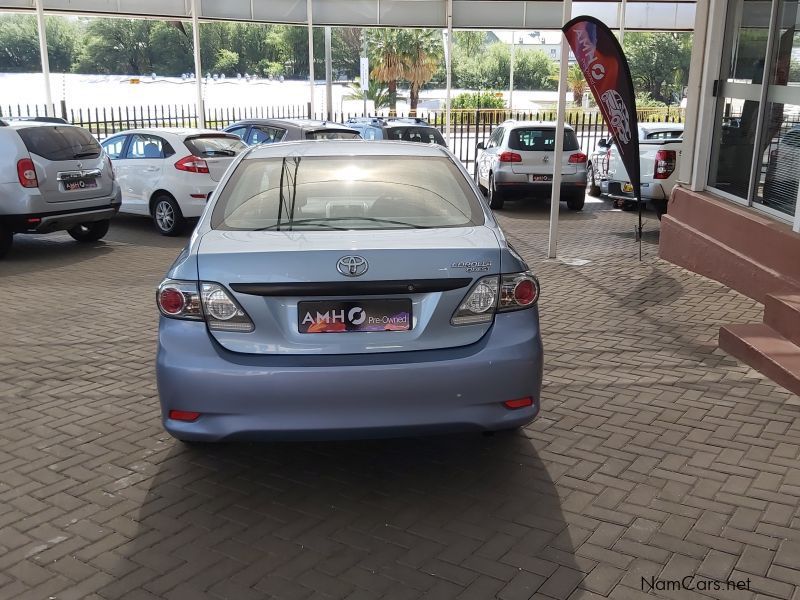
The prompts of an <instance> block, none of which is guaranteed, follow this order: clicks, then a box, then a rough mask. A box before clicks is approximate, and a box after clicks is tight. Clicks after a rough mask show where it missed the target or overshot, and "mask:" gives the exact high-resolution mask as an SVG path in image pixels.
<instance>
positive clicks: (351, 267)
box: [336, 256, 369, 277]
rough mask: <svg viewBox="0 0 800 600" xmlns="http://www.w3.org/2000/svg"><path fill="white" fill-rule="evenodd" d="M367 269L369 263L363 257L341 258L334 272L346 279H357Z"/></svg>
mask: <svg viewBox="0 0 800 600" xmlns="http://www.w3.org/2000/svg"><path fill="white" fill-rule="evenodd" d="M367 269H369V263H368V262H367V259H366V258H364V257H363V256H343V257H342V258H340V259H339V262H337V263H336V270H337V271H339V273H341V274H342V275H345V276H347V277H358V276H360V275H363V274H364V273H366V272H367Z"/></svg>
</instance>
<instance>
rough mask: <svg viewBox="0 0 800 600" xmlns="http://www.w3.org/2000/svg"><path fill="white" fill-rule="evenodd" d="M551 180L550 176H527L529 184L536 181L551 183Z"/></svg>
mask: <svg viewBox="0 0 800 600" xmlns="http://www.w3.org/2000/svg"><path fill="white" fill-rule="evenodd" d="M552 179H553V176H552V175H528V181H529V182H530V183H534V182H536V181H551V180H552Z"/></svg>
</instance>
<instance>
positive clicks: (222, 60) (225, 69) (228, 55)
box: [214, 48, 239, 75]
mask: <svg viewBox="0 0 800 600" xmlns="http://www.w3.org/2000/svg"><path fill="white" fill-rule="evenodd" d="M238 68H239V53H238V52H234V51H233V50H226V49H224V48H223V49H221V50H218V51H217V60H216V62H215V63H214V72H216V73H223V74H225V75H236V73H237V72H239V70H238Z"/></svg>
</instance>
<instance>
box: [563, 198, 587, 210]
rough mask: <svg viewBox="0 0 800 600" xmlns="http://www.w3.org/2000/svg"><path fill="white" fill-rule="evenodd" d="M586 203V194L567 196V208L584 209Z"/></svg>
mask: <svg viewBox="0 0 800 600" xmlns="http://www.w3.org/2000/svg"><path fill="white" fill-rule="evenodd" d="M585 203H586V196H572V197H568V198H567V208H569V209H570V210H574V211H579V210H583V205H584V204H585Z"/></svg>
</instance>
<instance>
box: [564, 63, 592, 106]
mask: <svg viewBox="0 0 800 600" xmlns="http://www.w3.org/2000/svg"><path fill="white" fill-rule="evenodd" d="M567 86H568V87H569V89H570V90H571V91H572V100H573V102H575V104H577V105H578V106H580V104H581V102H583V94H584V93H585V92H586V90H587V89H588V88H589V84H587V83H586V78H585V77H584V76H583V71H581V68H580V66H578V65H572V66H571V67H570V68H569V70H568V71H567Z"/></svg>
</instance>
